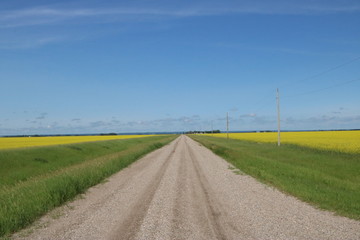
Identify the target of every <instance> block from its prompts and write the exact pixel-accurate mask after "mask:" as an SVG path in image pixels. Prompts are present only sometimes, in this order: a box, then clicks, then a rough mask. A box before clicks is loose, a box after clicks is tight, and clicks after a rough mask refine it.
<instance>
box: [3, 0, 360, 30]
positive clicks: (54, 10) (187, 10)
mask: <svg viewBox="0 0 360 240" xmlns="http://www.w3.org/2000/svg"><path fill="white" fill-rule="evenodd" d="M359 11H360V3H356V2H353V3H344V2H338V1H332V2H322V1H319V0H318V1H301V2H299V1H283V0H278V1H271V2H270V1H263V0H261V1H241V2H238V1H225V2H221V3H219V2H212V1H207V2H201V1H197V2H196V1H195V2H193V3H192V4H187V5H186V6H184V5H183V6H181V7H172V5H169V4H166V3H165V4H163V6H162V7H158V6H156V7H151V6H141V5H140V6H136V7H133V6H126V7H119V6H114V7H112V8H101V7H90V8H83V7H78V8H69V7H67V6H66V5H64V6H63V7H51V6H34V7H32V8H25V9H15V10H11V11H0V27H1V28H12V27H22V26H31V25H46V24H60V23H64V22H66V21H69V20H74V19H85V18H97V19H98V20H99V21H103V20H104V18H111V19H112V20H113V21H125V20H127V21H129V20H134V18H133V17H136V20H139V17H142V18H143V19H145V20H146V19H149V18H159V17H176V18H179V17H180V18H186V17H201V16H216V15H229V14H266V15H273V14H290V15H299V14H301V15H303V14H335V13H346V12H359Z"/></svg>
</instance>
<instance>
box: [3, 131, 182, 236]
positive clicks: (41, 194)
mask: <svg viewBox="0 0 360 240" xmlns="http://www.w3.org/2000/svg"><path fill="white" fill-rule="evenodd" d="M175 137H176V136H174V135H173V136H155V137H146V138H136V139H124V140H110V141H101V142H91V143H79V144H71V145H59V146H49V147H37V148H29V149H18V150H15V149H14V150H2V151H0V236H6V235H9V234H11V233H13V232H14V231H17V230H19V229H21V228H23V227H25V226H26V225H28V224H30V223H32V222H33V221H34V220H36V219H37V218H39V217H40V216H41V215H43V214H44V213H46V212H48V211H49V210H51V209H53V208H54V207H56V206H59V205H61V204H63V203H64V202H66V201H68V200H71V199H73V198H74V197H75V196H76V195H77V194H80V193H83V192H85V191H86V190H87V189H88V188H89V187H91V186H93V185H96V184H97V183H100V182H101V181H103V180H104V179H105V178H106V177H108V176H110V175H112V174H114V173H116V172H118V171H119V170H121V169H122V168H124V167H127V166H128V165H130V164H131V163H133V162H134V161H135V160H137V159H139V158H140V157H141V156H143V155H145V154H147V153H149V152H151V151H153V150H155V149H157V148H160V147H162V146H163V145H165V144H167V143H169V142H170V141H172V140H173V139H175Z"/></svg>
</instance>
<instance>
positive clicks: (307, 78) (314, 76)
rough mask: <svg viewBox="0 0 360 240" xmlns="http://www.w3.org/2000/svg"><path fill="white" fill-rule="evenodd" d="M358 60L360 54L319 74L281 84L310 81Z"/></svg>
mask: <svg viewBox="0 0 360 240" xmlns="http://www.w3.org/2000/svg"><path fill="white" fill-rule="evenodd" d="M358 60H360V56H358V57H356V58H353V59H351V60H349V61H347V62H344V63H341V64H339V65H336V66H334V67H331V68H328V69H326V70H324V71H321V72H319V73H317V74H314V75H312V76H309V77H306V78H304V79H300V80H298V81H295V82H292V83H288V84H285V85H283V86H281V87H284V86H289V85H293V84H296V83H299V82H307V81H309V80H311V79H314V78H317V77H320V76H322V75H324V74H326V73H329V72H331V71H334V70H336V69H339V68H342V67H344V66H346V65H349V64H351V63H353V62H356V61H358Z"/></svg>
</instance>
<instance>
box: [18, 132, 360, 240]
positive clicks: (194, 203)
mask: <svg viewBox="0 0 360 240" xmlns="http://www.w3.org/2000/svg"><path fill="white" fill-rule="evenodd" d="M232 167H233V166H231V165H229V163H227V162H226V161H225V160H223V159H221V158H220V157H218V156H216V155H214V154H213V153H212V152H211V151H210V150H208V149H207V148H205V147H203V146H201V145H200V144H199V143H197V142H195V141H193V140H192V139H190V138H189V137H187V136H180V137H179V138H177V139H176V140H175V141H173V142H172V143H170V144H169V145H167V146H165V147H163V148H161V149H159V150H156V151H154V152H152V153H150V154H148V155H147V156H145V157H143V158H142V159H140V160H138V161H137V162H135V163H134V164H132V165H131V166H130V167H128V168H126V169H124V170H122V171H121V172H119V173H117V174H115V175H113V176H112V177H110V178H109V179H108V181H106V182H105V183H102V184H99V185H97V186H95V187H93V188H91V189H89V190H88V192H87V193H86V194H84V195H83V197H81V198H78V199H77V200H75V201H73V202H71V203H68V204H67V205H66V206H63V207H60V208H58V209H55V210H54V211H52V212H50V213H49V214H47V215H46V216H44V217H43V218H41V219H40V220H39V221H37V222H36V223H35V224H34V225H33V226H31V227H29V228H27V229H24V230H22V231H20V232H19V233H17V234H15V235H14V236H13V237H12V238H13V239H67V240H68V239H87V240H90V239H266V240H269V239H287V240H288V239H334V240H335V239H336V240H338V239H360V221H356V220H351V219H348V218H345V217H340V216H335V215H334V214H333V213H331V212H327V211H322V210H319V209H316V208H314V207H312V206H310V205H309V204H306V203H304V202H301V201H299V200H297V199H296V198H294V197H292V196H289V195H286V194H284V193H281V192H279V191H278V190H276V189H274V188H271V187H268V186H266V185H264V184H261V183H259V182H258V181H256V180H255V179H253V178H252V177H249V176H246V175H242V174H239V172H238V171H234V170H233V169H232ZM54 213H55V214H54ZM54 216H56V217H54Z"/></svg>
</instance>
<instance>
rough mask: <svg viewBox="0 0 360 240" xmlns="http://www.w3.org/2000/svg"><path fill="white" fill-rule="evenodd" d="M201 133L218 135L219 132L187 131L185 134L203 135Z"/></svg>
mask: <svg viewBox="0 0 360 240" xmlns="http://www.w3.org/2000/svg"><path fill="white" fill-rule="evenodd" d="M203 133H220V130H213V131H188V132H185V134H203Z"/></svg>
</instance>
